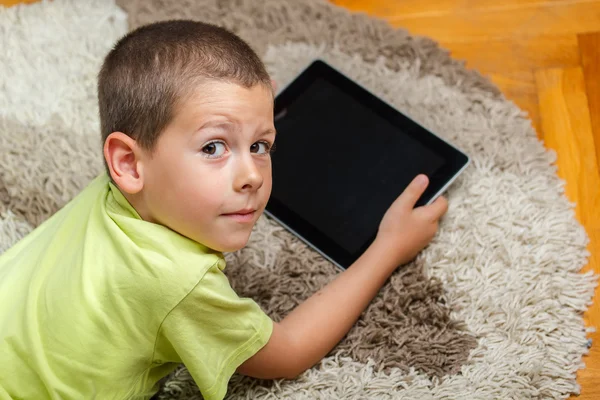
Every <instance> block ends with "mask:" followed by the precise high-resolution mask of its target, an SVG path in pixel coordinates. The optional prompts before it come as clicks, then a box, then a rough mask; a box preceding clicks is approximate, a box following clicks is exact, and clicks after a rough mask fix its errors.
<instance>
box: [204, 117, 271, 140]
mask: <svg viewBox="0 0 600 400" xmlns="http://www.w3.org/2000/svg"><path fill="white" fill-rule="evenodd" d="M237 125H239V124H238V123H237V122H236V121H219V122H217V123H215V124H214V125H213V124H211V123H210V122H208V123H206V124H204V125H203V126H201V127H200V128H199V129H198V130H196V132H195V134H198V132H200V131H202V130H203V129H204V128H220V129H224V130H226V131H230V132H231V131H233V130H235V129H236V127H237ZM271 134H272V135H277V130H276V129H275V128H268V129H267V130H265V131H263V132H261V133H260V134H259V135H257V136H258V137H264V136H268V135H271Z"/></svg>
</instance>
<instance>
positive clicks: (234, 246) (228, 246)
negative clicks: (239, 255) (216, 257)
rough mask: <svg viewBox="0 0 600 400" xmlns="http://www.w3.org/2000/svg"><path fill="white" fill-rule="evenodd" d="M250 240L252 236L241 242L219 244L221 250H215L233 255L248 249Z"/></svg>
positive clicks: (232, 241) (231, 241)
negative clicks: (235, 252)
mask: <svg viewBox="0 0 600 400" xmlns="http://www.w3.org/2000/svg"><path fill="white" fill-rule="evenodd" d="M248 239H250V236H247V237H244V238H240V240H230V241H228V242H227V243H219V246H218V247H219V248H216V249H215V250H217V251H220V252H222V253H233V252H234V251H238V250H241V249H243V248H244V247H246V245H247V244H248Z"/></svg>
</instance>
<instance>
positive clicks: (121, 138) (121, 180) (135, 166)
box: [104, 132, 144, 194]
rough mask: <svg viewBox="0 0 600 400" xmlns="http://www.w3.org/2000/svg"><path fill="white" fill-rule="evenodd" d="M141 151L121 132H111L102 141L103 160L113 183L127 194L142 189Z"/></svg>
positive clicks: (134, 142)
mask: <svg viewBox="0 0 600 400" xmlns="http://www.w3.org/2000/svg"><path fill="white" fill-rule="evenodd" d="M142 154H143V150H142V149H141V148H140V147H139V146H138V144H137V142H136V141H135V140H134V139H132V138H130V137H129V136H127V135H126V134H124V133H123V132H113V133H111V134H110V135H108V137H107V138H106V140H105V141H104V159H105V160H106V164H107V165H108V170H109V172H110V176H111V177H112V179H113V181H114V182H115V183H116V184H117V186H119V189H121V190H123V191H124V192H126V193H129V194H135V193H138V192H139V191H140V190H142V188H143V187H144V174H143V163H142Z"/></svg>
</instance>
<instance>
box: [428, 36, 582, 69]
mask: <svg viewBox="0 0 600 400" xmlns="http://www.w3.org/2000/svg"><path fill="white" fill-rule="evenodd" d="M439 43H440V45H441V46H442V47H444V48H447V49H449V50H450V51H451V53H452V57H454V58H458V59H464V60H467V66H468V67H469V68H475V69H479V70H481V71H485V72H499V73H506V72H507V71H531V70H535V69H540V68H555V67H561V68H564V67H575V66H578V65H580V56H579V43H578V41H577V35H574V34H566V35H544V36H539V37H533V38H527V39H526V40H523V38H502V39H492V40H480V39H474V40H468V41H457V40H452V39H450V38H446V39H442V40H440V42H439Z"/></svg>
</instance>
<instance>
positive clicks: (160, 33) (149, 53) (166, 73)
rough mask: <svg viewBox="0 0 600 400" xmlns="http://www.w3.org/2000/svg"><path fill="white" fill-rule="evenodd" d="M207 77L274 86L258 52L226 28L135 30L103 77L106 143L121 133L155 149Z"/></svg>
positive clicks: (172, 24)
mask: <svg viewBox="0 0 600 400" xmlns="http://www.w3.org/2000/svg"><path fill="white" fill-rule="evenodd" d="M207 79H208V80H220V81H226V82H233V83H236V84H239V85H241V86H243V87H246V88H250V87H252V86H254V85H256V84H259V83H260V84H263V85H265V86H266V87H269V88H270V87H271V81H270V78H269V74H268V73H267V71H266V69H265V66H264V65H263V63H262V61H261V60H260V58H259V57H258V55H256V53H255V52H254V51H253V50H252V49H251V48H250V46H249V45H248V44H247V43H246V42H244V41H243V40H242V39H240V38H239V37H238V36H236V35H235V34H233V33H232V32H230V31H228V30H226V29H225V28H221V27H218V26H215V25H211V24H206V23H202V22H196V21H189V20H173V21H164V22H158V23H154V24H150V25H145V26H142V27H140V28H138V29H136V30H134V31H132V32H130V33H129V34H127V35H126V36H124V37H123V38H122V39H120V40H119V41H118V42H117V44H116V45H115V47H114V48H113V49H112V50H111V51H110V53H108V55H107V56H106V58H105V59H104V64H103V65H102V69H101V70H100V73H99V76H98V104H99V108H100V126H101V132H102V142H104V141H105V140H106V137H107V136H108V135H109V134H111V133H112V132H117V131H118V132H123V133H125V134H126V135H128V136H130V137H131V138H133V139H135V140H136V142H138V144H139V145H140V146H141V147H142V148H144V149H146V150H149V151H152V149H153V148H154V145H155V144H156V141H157V140H158V137H159V135H160V133H161V132H162V131H163V129H164V128H165V127H166V126H167V125H168V124H169V122H171V120H172V119H173V117H174V116H175V113H176V110H177V107H178V105H179V104H180V103H181V102H182V101H184V99H185V98H186V97H187V96H189V95H191V93H192V92H193V91H194V90H195V89H196V88H197V87H198V84H199V83H200V82H202V81H203V80H207Z"/></svg>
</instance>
